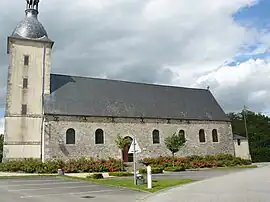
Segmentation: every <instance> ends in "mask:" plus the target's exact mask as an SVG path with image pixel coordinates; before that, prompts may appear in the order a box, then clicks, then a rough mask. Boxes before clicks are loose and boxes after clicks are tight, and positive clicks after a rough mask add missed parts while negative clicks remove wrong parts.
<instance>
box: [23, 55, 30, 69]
mask: <svg viewBox="0 0 270 202" xmlns="http://www.w3.org/2000/svg"><path fill="white" fill-rule="evenodd" d="M24 65H25V66H28V65H29V55H25V56H24Z"/></svg>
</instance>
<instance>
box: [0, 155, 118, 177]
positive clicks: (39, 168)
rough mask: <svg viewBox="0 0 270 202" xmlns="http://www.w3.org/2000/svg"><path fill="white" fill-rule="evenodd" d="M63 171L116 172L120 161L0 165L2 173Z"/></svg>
mask: <svg viewBox="0 0 270 202" xmlns="http://www.w3.org/2000/svg"><path fill="white" fill-rule="evenodd" d="M62 168H63V169H64V171H65V172H66V173H79V172H117V171H120V169H121V161H119V160H116V159H111V158H110V159H108V160H95V159H93V158H84V157H82V158H79V159H70V160H68V161H66V162H64V161H62V160H48V161H45V162H44V163H43V162H42V161H41V160H40V159H23V160H18V161H13V160H10V161H6V162H4V163H1V164H0V171H3V172H26V173H57V171H58V169H62Z"/></svg>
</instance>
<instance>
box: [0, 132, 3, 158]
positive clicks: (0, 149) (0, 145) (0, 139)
mask: <svg viewBox="0 0 270 202" xmlns="http://www.w3.org/2000/svg"><path fill="white" fill-rule="evenodd" d="M3 151H4V135H0V162H2V159H3Z"/></svg>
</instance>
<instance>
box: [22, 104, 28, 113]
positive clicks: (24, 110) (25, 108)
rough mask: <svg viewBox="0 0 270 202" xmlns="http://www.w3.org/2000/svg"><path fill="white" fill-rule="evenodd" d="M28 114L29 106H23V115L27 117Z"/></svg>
mask: <svg viewBox="0 0 270 202" xmlns="http://www.w3.org/2000/svg"><path fill="white" fill-rule="evenodd" d="M26 114H27V105H25V104H23V105H22V115H26Z"/></svg>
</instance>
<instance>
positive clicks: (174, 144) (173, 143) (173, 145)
mask: <svg viewBox="0 0 270 202" xmlns="http://www.w3.org/2000/svg"><path fill="white" fill-rule="evenodd" d="M185 142H186V138H185V134H183V133H179V134H178V135H177V134H176V133H174V134H173V135H172V136H169V137H166V138H165V145H166V147H167V148H168V149H169V150H170V151H171V152H172V158H173V166H174V156H175V153H177V152H178V151H180V149H181V147H182V146H183V145H184V144H185Z"/></svg>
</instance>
